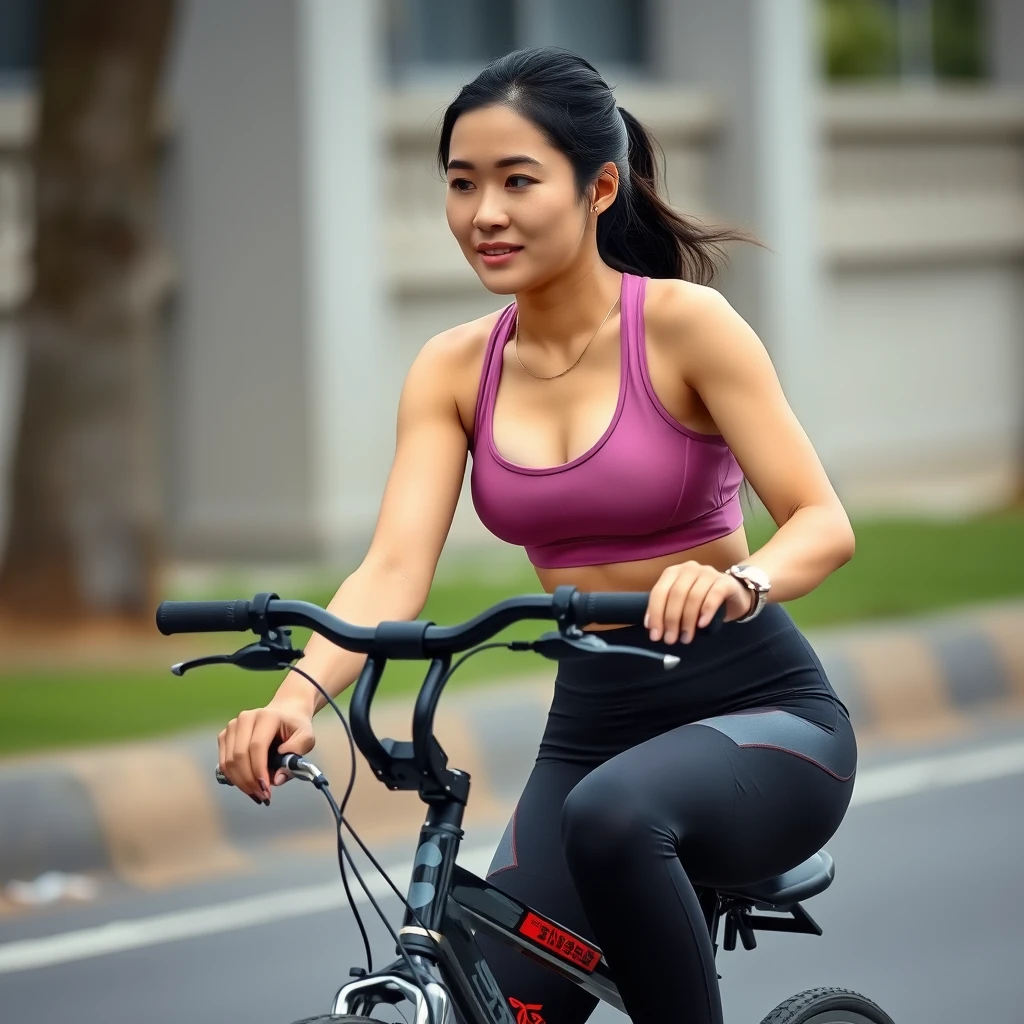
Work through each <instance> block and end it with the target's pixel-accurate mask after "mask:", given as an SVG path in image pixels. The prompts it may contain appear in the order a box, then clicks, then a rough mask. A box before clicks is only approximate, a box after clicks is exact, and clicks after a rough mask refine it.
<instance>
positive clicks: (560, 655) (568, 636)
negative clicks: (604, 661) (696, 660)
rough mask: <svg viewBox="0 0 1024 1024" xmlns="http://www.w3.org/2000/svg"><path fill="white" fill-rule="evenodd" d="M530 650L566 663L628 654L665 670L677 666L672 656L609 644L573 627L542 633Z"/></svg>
mask: <svg viewBox="0 0 1024 1024" xmlns="http://www.w3.org/2000/svg"><path fill="white" fill-rule="evenodd" d="M530 650H531V651H536V652H537V653H538V654H539V655H541V656H542V657H544V658H550V659H551V660H552V661H567V660H569V659H572V658H583V657H585V656H587V655H590V654H629V655H632V656H634V657H638V658H653V659H654V660H655V661H660V662H661V664H662V667H663V668H665V669H672V668H675V667H676V666H677V665H678V664H679V658H677V657H676V656H675V655H674V654H658V653H657V652H655V651H648V650H645V649H644V648H643V647H623V646H619V645H617V644H610V643H608V642H607V641H606V640H602V639H601V637H599V636H596V635H595V634H593V633H584V632H583V631H582V630H579V629H576V628H575V627H572V628H571V629H569V630H567V631H566V632H565V633H544V634H543V635H542V636H540V637H538V638H537V639H536V640H534V641H533V643H531V644H530Z"/></svg>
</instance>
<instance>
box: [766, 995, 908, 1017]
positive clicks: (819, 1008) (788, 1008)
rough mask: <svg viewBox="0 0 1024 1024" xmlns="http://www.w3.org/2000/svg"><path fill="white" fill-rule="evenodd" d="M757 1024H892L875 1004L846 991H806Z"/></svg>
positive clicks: (778, 1007) (791, 998)
mask: <svg viewBox="0 0 1024 1024" xmlns="http://www.w3.org/2000/svg"><path fill="white" fill-rule="evenodd" d="M761 1024H893V1019H892V1018H891V1017H890V1016H889V1014H887V1013H886V1012H885V1010H883V1009H882V1008H881V1007H880V1006H878V1004H877V1003H873V1002H872V1001H871V1000H870V999H868V998H867V997H866V996H862V995H861V994H860V993H859V992H852V991H850V989H847V988H809V989H806V990H805V991H803V992H798V993H797V994H796V995H795V996H790V998H789V999H787V1000H786V1001H785V1002H783V1003H779V1005H778V1006H776V1007H775V1009H774V1010H772V1012H771V1013H769V1014H768V1016H767V1017H765V1018H764V1020H762V1021H761Z"/></svg>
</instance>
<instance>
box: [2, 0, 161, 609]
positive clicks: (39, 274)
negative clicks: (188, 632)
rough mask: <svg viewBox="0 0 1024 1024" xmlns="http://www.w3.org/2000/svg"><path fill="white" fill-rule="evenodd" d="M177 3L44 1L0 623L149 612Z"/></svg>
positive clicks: (153, 560) (154, 555) (156, 0)
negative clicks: (164, 198) (163, 118)
mask: <svg viewBox="0 0 1024 1024" xmlns="http://www.w3.org/2000/svg"><path fill="white" fill-rule="evenodd" d="M173 7H174V0H100V2H97V0H48V3H47V6H46V9H45V12H44V17H43V28H42V36H43V38H42V48H41V49H42V67H41V73H40V115H39V123H38V129H37V135H36V140H35V147H34V153H33V180H34V186H35V198H34V213H35V231H36V249H35V255H34V283H33V292H32V294H31V296H30V298H29V301H28V303H27V304H26V307H25V309H24V311H23V314H22V317H21V332H22V337H23V338H24V341H25V352H26V359H25V368H26V372H25V383H24V397H23V402H22V416H21V424H20V431H19V435H18V442H17V448H16V452H15V457H14V469H13V480H12V488H11V501H12V507H11V514H10V526H9V532H8V537H7V543H6V553H5V557H4V560H3V565H2V567H0V614H2V615H3V616H4V617H5V618H11V617H13V618H16V619H19V620H21V619H32V620H34V621H35V622H37V623H39V624H41V625H42V624H44V623H48V624H50V625H53V626H58V627H59V626H62V625H71V624H74V623H81V622H82V621H83V620H89V619H91V618H95V617H110V616H116V617H126V618H129V619H134V618H138V619H145V618H148V617H149V616H150V615H151V612H152V601H153V597H154V594H155V586H154V583H155V572H156V567H157V559H158V535H159V523H158V509H159V502H158V500H157V496H156V474H155V462H156V458H155V454H156V444H155V429H154V421H155V415H154V404H155V403H154V396H153V387H154V383H155V381H154V374H153V372H152V370H153V365H152V364H153V362H154V356H155V352H154V339H155V335H156V327H157V318H158V314H159V310H160V305H161V299H162V297H163V295H164V294H165V292H166V290H167V286H168V284H169V269H168V260H167V259H166V256H165V254H164V251H163V249H162V248H161V247H160V245H159V241H158V239H157V236H156V228H155V220H156V202H155V188H156V180H155V179H156V175H155V170H156V159H157V156H158V153H157V146H158V139H157V134H156V131H155V127H156V126H155V121H156V106H157V102H156V101H157V95H158V87H159V82H160V77H161V70H162V66H163V63H164V57H165V54H166V52H167V50H168V45H169V41H170V37H171V27H172V13H173Z"/></svg>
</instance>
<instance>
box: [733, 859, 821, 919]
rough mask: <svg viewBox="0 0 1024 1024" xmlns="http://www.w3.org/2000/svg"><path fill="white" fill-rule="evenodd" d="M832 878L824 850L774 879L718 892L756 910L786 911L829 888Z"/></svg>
mask: <svg viewBox="0 0 1024 1024" xmlns="http://www.w3.org/2000/svg"><path fill="white" fill-rule="evenodd" d="M835 874H836V871H835V864H834V863H833V861H832V858H831V857H830V856H829V854H828V853H827V852H826V851H825V850H821V851H820V852H819V853H816V854H814V855H813V856H812V857H808V858H807V860H805V861H804V862H803V863H802V864H798V865H797V866H796V867H795V868H791V869H790V870H789V871H784V872H783V873H782V874H781V875H776V876H775V877H774V878H766V879H765V880H764V881H763V882H755V883H754V884H753V885H744V886H740V887H739V888H737V889H721V890H719V891H720V893H721V895H723V896H731V897H734V898H736V899H741V900H748V901H749V902H751V903H753V904H755V905H758V906H762V907H771V908H774V909H780V908H781V909H785V908H787V907H791V906H793V904H794V903H800V902H801V901H803V900H808V899H810V898H811V897H812V896H817V895H818V893H819V892H824V891H825V890H826V889H827V888H828V887H829V886H830V885H831V884H832V879H833V878H835Z"/></svg>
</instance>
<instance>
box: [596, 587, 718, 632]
mask: <svg viewBox="0 0 1024 1024" xmlns="http://www.w3.org/2000/svg"><path fill="white" fill-rule="evenodd" d="M650 596H651V595H650V594H648V593H647V592H646V591H620V592H614V591H611V592H607V593H593V594H584V593H581V594H580V595H579V597H580V601H579V603H578V604H577V606H576V624H577V625H578V626H585V625H586V624H587V623H588V622H594V623H598V624H600V625H602V626H614V625H619V624H622V625H626V626H638V625H640V624H641V623H642V622H643V621H644V615H646V614H647V604H648V602H649V601H650ZM725 614H726V608H725V605H724V604H723V605H721V606H720V607H719V608H718V610H717V611H716V612H715V614H714V616H713V617H712V619H711V621H710V622H709V623H708V624H707V625H706V626H705V627H704V628H703V629H698V630H697V633H698V634H700V633H705V634H708V635H711V634H713V633H717V632H718V631H719V630H720V629H721V628H722V624H723V623H724V622H725Z"/></svg>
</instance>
